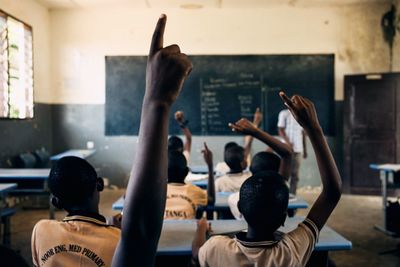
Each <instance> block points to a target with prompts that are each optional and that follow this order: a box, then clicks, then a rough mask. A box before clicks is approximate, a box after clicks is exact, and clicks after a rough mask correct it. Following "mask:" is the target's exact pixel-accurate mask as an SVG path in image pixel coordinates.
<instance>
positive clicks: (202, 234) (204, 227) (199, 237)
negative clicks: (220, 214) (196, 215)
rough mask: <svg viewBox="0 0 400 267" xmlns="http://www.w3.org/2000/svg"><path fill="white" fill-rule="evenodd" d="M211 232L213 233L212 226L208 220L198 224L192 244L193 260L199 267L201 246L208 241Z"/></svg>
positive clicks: (200, 221)
mask: <svg viewBox="0 0 400 267" xmlns="http://www.w3.org/2000/svg"><path fill="white" fill-rule="evenodd" d="M210 231H211V224H210V223H207V220H206V219H205V218H201V219H200V220H199V221H198V222H197V230H196V233H195V236H194V239H193V242H192V258H193V260H194V261H195V262H196V263H197V266H199V265H198V260H199V250H200V248H201V246H202V245H203V244H204V243H205V242H206V241H207V240H206V235H207V233H208V232H210Z"/></svg>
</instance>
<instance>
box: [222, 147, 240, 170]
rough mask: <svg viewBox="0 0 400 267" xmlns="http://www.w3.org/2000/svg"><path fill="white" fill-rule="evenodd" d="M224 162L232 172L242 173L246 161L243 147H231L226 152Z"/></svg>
mask: <svg viewBox="0 0 400 267" xmlns="http://www.w3.org/2000/svg"><path fill="white" fill-rule="evenodd" d="M224 161H225V163H226V164H227V165H228V166H229V168H230V169H231V171H233V172H235V171H242V170H243V166H242V162H243V161H244V149H243V147H241V146H238V145H236V146H231V147H229V148H227V149H226V150H225V152H224Z"/></svg>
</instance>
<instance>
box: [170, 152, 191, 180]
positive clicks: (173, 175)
mask: <svg viewBox="0 0 400 267" xmlns="http://www.w3.org/2000/svg"><path fill="white" fill-rule="evenodd" d="M188 172H189V168H188V167H187V161H186V158H185V156H184V155H183V154H182V153H180V152H177V151H171V152H169V153H168V183H183V182H184V180H185V177H186V175H187V174H188Z"/></svg>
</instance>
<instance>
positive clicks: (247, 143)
mask: <svg viewBox="0 0 400 267" xmlns="http://www.w3.org/2000/svg"><path fill="white" fill-rule="evenodd" d="M261 120H262V113H261V110H260V108H257V109H256V111H255V112H254V118H253V124H254V125H255V126H256V127H259V126H260V123H261ZM252 144H253V136H252V135H246V136H245V137H244V158H245V159H246V160H247V158H248V157H249V155H250V152H251V146H252Z"/></svg>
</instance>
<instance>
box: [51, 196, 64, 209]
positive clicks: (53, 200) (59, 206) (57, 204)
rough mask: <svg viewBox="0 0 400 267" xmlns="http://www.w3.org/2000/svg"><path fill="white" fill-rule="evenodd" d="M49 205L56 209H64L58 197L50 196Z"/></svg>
mask: <svg viewBox="0 0 400 267" xmlns="http://www.w3.org/2000/svg"><path fill="white" fill-rule="evenodd" d="M51 204H53V206H54V207H56V208H57V209H64V207H63V204H62V202H61V200H60V199H59V198H58V197H55V196H52V197H51Z"/></svg>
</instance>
